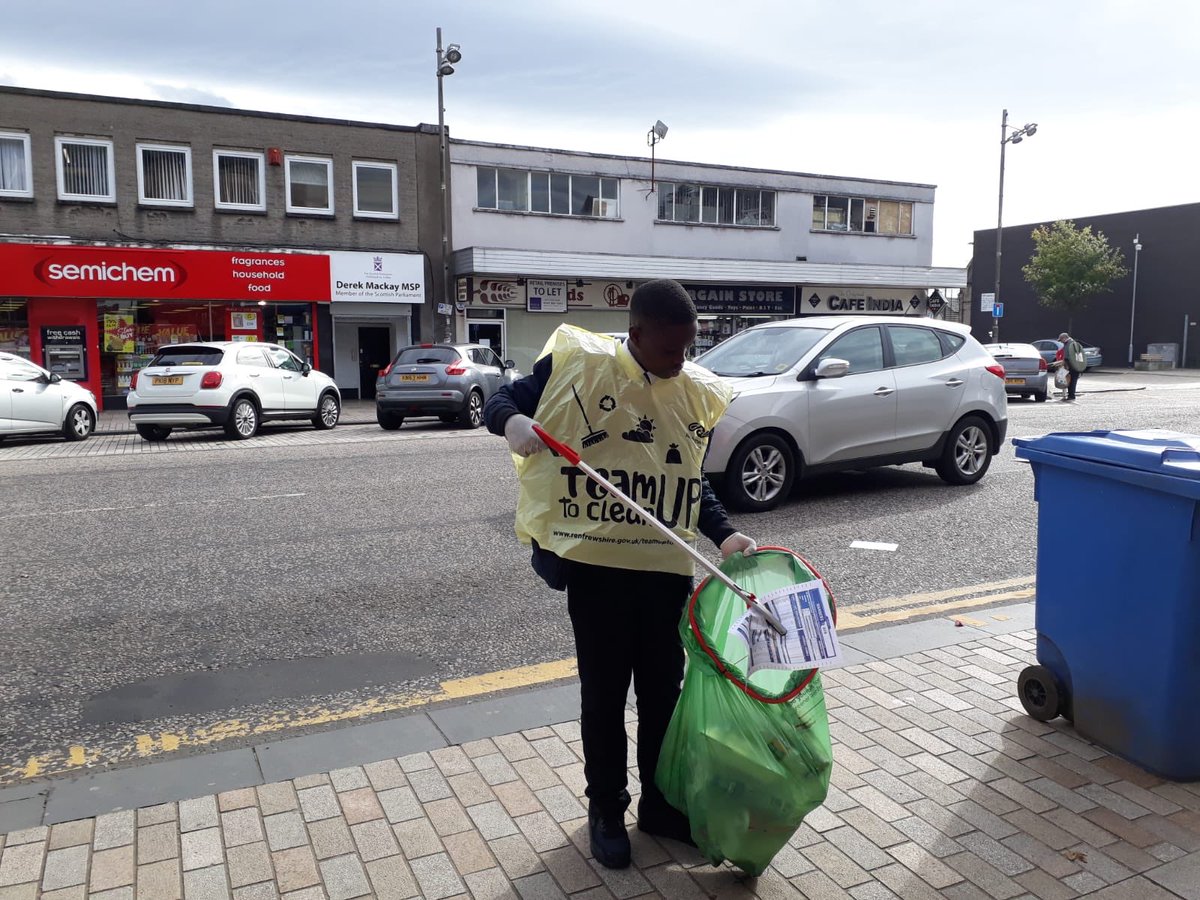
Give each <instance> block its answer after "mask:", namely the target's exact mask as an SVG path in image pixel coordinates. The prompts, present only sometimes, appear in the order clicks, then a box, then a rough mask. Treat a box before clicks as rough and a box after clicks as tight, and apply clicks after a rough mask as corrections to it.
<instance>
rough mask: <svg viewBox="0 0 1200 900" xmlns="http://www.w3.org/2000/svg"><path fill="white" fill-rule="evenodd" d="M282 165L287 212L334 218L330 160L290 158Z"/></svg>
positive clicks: (301, 157) (304, 157) (303, 157)
mask: <svg viewBox="0 0 1200 900" xmlns="http://www.w3.org/2000/svg"><path fill="white" fill-rule="evenodd" d="M285 161H286V164H287V165H286V168H287V211H288V212H290V213H305V214H310V215H311V214H313V213H319V214H324V215H333V160H331V159H320V158H318V157H312V156H289V157H287V158H286V160H285Z"/></svg>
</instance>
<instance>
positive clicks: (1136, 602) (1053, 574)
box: [1013, 430, 1200, 781]
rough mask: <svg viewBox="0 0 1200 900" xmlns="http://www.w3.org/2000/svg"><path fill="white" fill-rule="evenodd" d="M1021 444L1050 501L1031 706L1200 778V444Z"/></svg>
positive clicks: (1060, 440)
mask: <svg viewBox="0 0 1200 900" xmlns="http://www.w3.org/2000/svg"><path fill="white" fill-rule="evenodd" d="M1013 444H1015V445H1016V455H1017V457H1018V458H1020V459H1027V460H1029V462H1030V463H1031V465H1032V467H1033V475H1034V496H1035V499H1036V500H1037V502H1038V553H1037V609H1036V614H1035V616H1036V618H1035V621H1036V627H1037V659H1038V663H1039V665H1036V666H1030V667H1029V668H1027V669H1026V670H1025V671H1024V672H1022V673H1021V677H1020V680H1019V682H1018V685H1017V691H1018V696H1019V697H1020V699H1021V704H1022V705H1023V706H1024V707H1025V711H1026V712H1028V713H1029V714H1030V715H1031V716H1033V717H1034V718H1036V719H1040V720H1042V721H1048V720H1050V719H1053V718H1054V717H1055V716H1057V715H1062V716H1065V717H1066V718H1067V719H1069V720H1071V721H1072V722H1073V723H1074V725H1075V730H1076V731H1077V732H1078V733H1079V734H1080V735H1082V736H1084V737H1086V738H1088V739H1090V740H1092V741H1094V742H1095V743H1097V744H1099V745H1101V746H1103V747H1106V748H1107V749H1109V750H1111V751H1113V752H1114V753H1116V754H1118V755H1120V756H1123V757H1125V758H1126V759H1128V760H1129V761H1130V762H1133V763H1136V764H1137V765H1139V766H1141V767H1143V768H1145V769H1147V770H1149V771H1151V772H1154V773H1155V774H1158V775H1161V776H1164V777H1166V778H1171V779H1174V780H1178V781H1191V780H1196V779H1200V715H1197V712H1196V711H1197V709H1200V436H1197V435H1189V434H1178V433H1176V432H1171V431H1158V430H1150V431H1093V432H1089V433H1081V434H1047V435H1044V436H1042V437H1038V438H1015V439H1014V440H1013Z"/></svg>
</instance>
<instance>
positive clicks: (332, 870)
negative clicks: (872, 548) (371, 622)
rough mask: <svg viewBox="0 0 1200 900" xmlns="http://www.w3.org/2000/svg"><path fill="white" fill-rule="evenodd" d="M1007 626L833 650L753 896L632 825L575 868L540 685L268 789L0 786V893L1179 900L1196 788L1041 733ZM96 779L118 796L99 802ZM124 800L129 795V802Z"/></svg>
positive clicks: (349, 740) (557, 699)
mask: <svg viewBox="0 0 1200 900" xmlns="http://www.w3.org/2000/svg"><path fill="white" fill-rule="evenodd" d="M1008 610H1009V611H1008V612H1004V613H1001V612H999V611H997V610H988V611H986V612H977V613H975V618H974V619H972V620H970V621H969V622H968V623H967V624H966V626H965V627H961V628H956V627H955V626H954V625H953V623H951V622H950V621H948V620H936V621H932V622H919V623H914V624H911V625H904V626H898V627H895V628H889V629H882V630H879V631H868V632H862V633H857V634H850V635H847V637H846V641H847V644H848V645H853V646H854V648H855V649H854V650H853V651H852V654H851V655H852V657H853V658H854V659H856V660H859V662H857V664H855V665H851V666H849V667H848V668H845V669H842V670H839V671H837V672H832V673H829V674H828V675H827V676H826V681H825V684H826V692H827V698H828V704H829V709H830V716H831V720H832V731H833V735H834V740H835V748H834V773H833V784H832V787H831V789H830V792H829V797H828V800H827V802H826V803H825V805H824V806H823V807H822V808H821V809H818V810H817V811H815V812H814V813H812V814H811V815H810V816H809V817H808V820H807V821H806V823H805V824H804V825H803V826H802V827H801V829H800V830H799V831H798V832H797V834H796V835H795V837H794V839H793V840H792V841H791V844H790V846H788V847H785V848H784V850H783V851H782V852H781V853H780V854H779V855H778V856H777V857H776V859H775V861H774V865H773V866H772V868H771V869H770V870H769V871H768V872H767V873H766V874H764V875H763V876H762V877H760V878H758V879H756V880H745V879H742V878H740V877H739V875H738V873H737V872H736V871H735V870H733V869H732V868H730V867H728V866H722V867H719V868H714V867H712V866H710V865H708V863H707V862H706V861H705V860H703V859H702V858H700V856H699V855H698V854H697V853H696V852H695V851H694V850H691V849H690V848H688V847H685V846H683V845H681V844H678V843H675V842H672V841H663V842H661V843H660V842H659V841H656V840H654V839H652V838H649V837H647V836H645V835H641V834H640V833H638V832H637V831H636V830H633V831H631V836H632V839H633V844H634V861H635V865H634V867H633V868H631V869H628V870H625V871H620V872H614V871H610V870H607V869H604V868H602V867H600V866H598V865H597V864H596V863H595V862H594V861H593V860H592V859H591V858H590V854H589V852H588V846H587V829H586V817H585V816H586V813H585V808H584V801H583V800H582V799H581V797H582V792H583V765H582V762H581V760H580V753H581V750H580V743H579V727H578V723H577V722H576V721H573V720H571V719H570V715H569V714H565V715H564V714H563V712H562V710H564V709H568V708H574V707H573V706H572V704H571V703H568V702H564V701H563V696H564V695H565V696H573V697H574V698H575V701H574V702H576V703H577V692H576V691H575V688H574V686H567V687H566V688H564V687H554V688H547V689H545V692H546V696H547V698H549V699H547V700H546V702H545V703H543V704H542V708H544V709H545V710H547V712H546V713H545V717H546V718H547V720H548V721H547V723H546V724H541V725H537V726H536V727H531V728H526V729H525V730H523V731H511V733H499V732H501V731H505V730H508V729H512V728H513V727H514V726H519V725H521V724H524V723H522V722H520V721H518V720H516V719H515V718H514V717H513V715H512V714H511V713H505V714H500V715H489V711H490V712H491V713H496V711H497V710H499V709H500V707H497V706H489V703H490V701H488V702H484V703H481V704H478V705H477V706H476V707H474V708H473V707H472V706H463V707H458V708H457V709H458V710H459V711H460V714H461V717H466V718H462V721H464V722H466V721H470V722H471V723H474V724H473V727H476V728H487V727H489V724H490V727H492V729H493V732H494V733H493V736H490V737H483V738H479V739H475V740H469V741H465V742H463V743H454V744H450V745H442V746H438V745H437V742H435V744H433V745H432V746H435V747H436V748H435V749H427V750H420V751H418V752H412V753H406V755H403V756H399V757H398V758H382V757H384V756H385V754H386V753H387V752H388V750H389V748H391V749H392V750H393V752H395V750H396V745H395V744H393V743H388V742H387V741H383V740H379V741H377V742H376V745H375V747H374V748H373V749H374V751H375V752H374V755H371V752H370V750H367V751H365V754H366V755H369V756H371V758H372V759H374V757H375V756H378V757H381V758H380V759H378V760H376V761H370V762H368V761H366V760H365V759H363V758H361V757H362V756H363V755H364V750H363V749H362V747H363V741H362V740H356V738H355V732H356V731H359V729H371V728H372V727H373V726H371V725H365V726H359V728H357V729H355V728H352V729H344V730H342V731H335V732H331V733H328V734H326V735H319V736H314V737H319V738H322V739H323V740H324V744H322V746H323V747H324V752H325V753H327V754H332V755H333V756H336V755H337V754H338V753H339V752H340V753H341V755H342V757H343V759H344V767H342V768H333V769H332V771H324V772H321V771H317V772H315V773H314V774H303V775H298V777H292V778H290V779H286V780H283V779H279V780H273V781H270V782H269V783H256V776H255V775H253V774H251V775H244V774H243V775H238V774H232V775H230V774H229V773H227V772H223V771H220V770H214V772H215V773H214V774H212V775H211V776H210V777H209V780H208V781H207V782H204V783H205V784H207V785H209V788H208V790H194V791H193V792H192V793H191V794H180V795H179V796H176V797H171V796H169V793H168V795H167V796H160V798H159V799H169V801H170V802H164V803H158V804H157V805H147V806H143V807H142V808H140V809H136V810H134V809H128V810H122V811H115V812H107V813H104V814H102V815H99V816H96V817H90V818H78V817H77V816H76V817H75V818H74V819H72V820H69V821H63V820H62V818H61V817H62V816H66V815H70V814H71V813H70V810H71V808H72V807H71V805H70V804H66V805H63V804H59V805H57V806H56V805H55V802H54V796H55V790H57V789H51V790H49V792H48V796H49V798H50V800H49V802H47V799H46V798H47V786H46V784H44V783H42V784H30V785H27V786H24V787H18V788H15V789H13V788H10V789H7V790H2V791H0V823H3V822H4V821H5V819H4V815H5V807H6V806H10V804H25V806H24V810H25V812H24V813H22V814H25V815H34V816H35V818H34V821H38V822H41V823H43V824H36V825H33V826H32V827H28V828H25V829H24V830H20V831H14V832H11V833H9V834H7V835H0V850H2V853H0V900H17V898H21V900H24V898H33V897H44V898H56V900H60V898H84V897H87V898H104V900H122V898H134V897H137V898H172V897H181V896H182V897H188V898H215V897H233V898H239V900H251V898H255V900H257V898H267V897H279V896H283V897H289V898H296V900H310V898H319V897H328V898H333V900H343V898H352V897H360V896H378V897H397V898H406V897H418V896H419V897H425V898H444V897H468V896H470V897H476V898H493V897H521V898H527V900H529V898H557V897H564V896H570V897H577V898H588V900H591V898H609V897H620V898H627V897H666V898H683V897H708V896H712V897H745V898H748V897H759V898H763V900H768V898H771V900H774V898H786V897H810V898H844V897H853V898H857V900H882V898H891V897H901V898H905V900H909V898H916V900H921V898H937V897H952V898H987V897H992V898H997V900H1008V898H1018V897H1020V898H1025V897H1038V898H1045V900H1059V898H1064V900H1065V898H1070V897H1075V896H1079V895H1088V894H1090V895H1093V896H1096V897H1100V898H1133V900H1158V898H1172V897H1176V898H1179V897H1182V898H1200V785H1197V784H1174V783H1168V782H1164V781H1162V780H1160V779H1158V778H1154V777H1152V776H1149V775H1147V774H1146V773H1144V772H1142V771H1141V770H1139V769H1137V768H1135V767H1133V766H1131V765H1129V764H1127V763H1125V762H1123V761H1121V760H1119V759H1116V758H1114V757H1112V756H1111V755H1109V754H1108V753H1106V752H1105V751H1103V750H1100V749H1098V748H1096V747H1094V746H1092V745H1090V744H1088V743H1086V742H1084V741H1081V740H1079V739H1077V738H1076V737H1075V736H1074V734H1073V732H1072V730H1071V728H1070V726H1069V725H1068V724H1067V723H1065V722H1063V721H1061V720H1058V721H1056V722H1054V723H1051V724H1041V723H1038V722H1035V721H1033V720H1032V719H1029V718H1028V717H1026V716H1025V715H1024V714H1023V713H1022V712H1020V707H1019V704H1018V702H1017V701H1016V699H1015V696H1014V685H1015V681H1016V677H1017V673H1018V672H1019V671H1020V669H1021V668H1022V667H1023V666H1024V665H1027V664H1028V663H1029V662H1030V661H1031V660H1032V658H1033V646H1034V644H1033V641H1034V633H1033V631H1031V630H1029V629H1030V624H1031V611H1032V608H1031V607H1030V606H1029V605H1028V604H1026V605H1023V606H1021V607H1010V608H1008ZM896 654H899V655H896ZM538 693H539V692H537V691H535V692H530V693H529V694H526V695H524V696H525V697H526V700H527V701H528V700H529V699H530V698H532V699H533V700H537V698H538ZM534 706H536V703H535V704H534ZM524 708H526V709H528V708H532V707H530V704H529V702H526V705H525V707H524ZM471 717H473V718H471ZM414 718H416V717H414ZM628 719H629V731H630V734H631V736H632V735H633V734H634V720H635V716H634V713H633V712H632V711H630V713H629V714H628ZM484 720H489V722H485V721H484ZM445 721H449V720H445ZM497 721H498V722H501V723H506V725H507V728H506V727H505V725H496V724H492V723H495V722H497ZM298 740H304V739H298ZM441 743H442V744H444V743H445V742H444V741H441ZM310 749H311V748H310ZM401 749H407V748H401ZM223 755H224V754H213V755H212V756H210V757H208V758H209V759H213V758H218V759H219V758H220V757H222V756H223ZM356 756H357V757H359V758H356ZM314 758H315V757H314ZM630 758H631V759H632V758H633V754H632V751H631V756H630ZM200 759H204V757H201V758H200ZM170 765H173V764H171V763H161V764H156V765H151V766H146V767H143V768H141V769H132V770H124V771H123V772H117V773H111V774H110V775H104V774H99V775H94V776H87V777H85V778H84V779H77V780H76V786H79V787H82V788H83V789H84V790H83V791H82V793H81V794H79V795H78V796H77V797H76V799H75V801H73V802H74V803H75V807H74V808H75V809H78V808H79V806H78V804H79V803H88V802H90V803H92V805H93V808H94V810H97V811H98V810H99V809H101V808H106V804H107V805H108V806H107V808H116V806H117V804H119V802H120V797H119V796H114V795H113V794H112V791H111V790H110V789H111V786H112V784H113V783H124V784H126V785H136V784H137V783H138V782H139V779H145V778H147V777H149V775H150V774H151V773H152V772H153V771H154V770H155V769H159V768H161V767H165V766H170ZM210 769H211V767H210ZM139 773H142V774H141V775H139ZM238 777H241V778H243V779H244V780H243V781H242V782H241V783H240V784H237V785H236V786H231V787H230V788H229V789H223V788H224V787H226V786H228V785H229V782H230V780H231V779H236V778H238ZM105 778H108V779H118V778H123V779H125V780H124V781H123V782H121V781H116V782H110V783H109V785H108V788H107V789H106V788H105V782H104V779H105ZM251 785H253V786H251ZM68 787H69V786H68ZM632 787H633V788H636V787H637V785H636V782H635V783H634V784H633V785H632ZM64 790H65V788H64ZM106 790H107V793H106ZM160 790H162V791H169V790H170V789H169V788H166V787H163V788H161V789H160ZM126 796H127V799H128V798H129V797H133V798H138V797H142V798H143V799H139V800H138V801H137V802H138V803H142V802H144V794H142V793H139V791H138V790H136V789H133V788H130V790H129V793H128V794H127V795H126ZM185 796H187V797H190V799H184V797H185ZM89 797H91V799H90V800H89V799H88V798H89ZM114 799H115V801H116V803H114V802H113V801H114ZM176 801H178V802H176ZM633 808H636V804H635V806H634V807H632V808H631V809H633ZM11 811H12V812H18V808H17V806H15V805H14V806H12V807H11ZM630 821H631V822H632V821H633V818H632V816H630Z"/></svg>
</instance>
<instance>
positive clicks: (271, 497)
mask: <svg viewBox="0 0 1200 900" xmlns="http://www.w3.org/2000/svg"><path fill="white" fill-rule="evenodd" d="M307 496H308V494H264V495H263V496H261V497H243V498H242V499H243V500H283V499H286V498H288V497H307Z"/></svg>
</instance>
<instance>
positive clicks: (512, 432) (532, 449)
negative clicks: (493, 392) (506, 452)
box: [504, 413, 546, 456]
mask: <svg viewBox="0 0 1200 900" xmlns="http://www.w3.org/2000/svg"><path fill="white" fill-rule="evenodd" d="M536 424H538V423H537V422H535V421H533V419H531V418H529V416H523V415H521V414H520V413H517V414H516V415H515V416H510V417H509V419H508V421H507V422H505V423H504V439H505V440H506V441H508V447H509V449H510V450H512V452H513V453H515V454H517V456H533V454H535V453H538V452H540V451H542V450H545V449H546V445H545V444H543V443H542V439H541V438H540V437H538V436H537V433H536V432H535V431H534V430H533V426H534V425H536Z"/></svg>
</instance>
